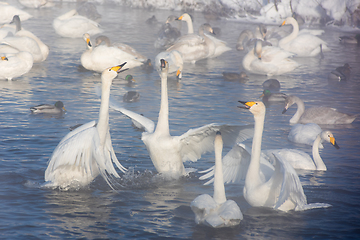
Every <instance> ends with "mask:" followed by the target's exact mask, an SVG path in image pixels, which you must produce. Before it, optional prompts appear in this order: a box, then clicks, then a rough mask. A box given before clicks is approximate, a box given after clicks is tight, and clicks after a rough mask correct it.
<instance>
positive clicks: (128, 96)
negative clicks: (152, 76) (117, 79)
mask: <svg viewBox="0 0 360 240" xmlns="http://www.w3.org/2000/svg"><path fill="white" fill-rule="evenodd" d="M139 99H140V94H139V93H138V92H137V91H128V92H126V93H125V94H124V96H123V101H124V102H129V103H130V102H137V101H139Z"/></svg>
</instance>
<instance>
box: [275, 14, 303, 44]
mask: <svg viewBox="0 0 360 240" xmlns="http://www.w3.org/2000/svg"><path fill="white" fill-rule="evenodd" d="M290 24H291V25H292V27H293V30H292V32H291V33H290V34H289V35H288V36H286V37H284V38H283V39H281V40H280V42H279V45H283V44H287V43H288V42H290V41H292V40H294V39H295V38H296V37H297V35H298V34H299V24H298V23H297V22H296V20H290Z"/></svg>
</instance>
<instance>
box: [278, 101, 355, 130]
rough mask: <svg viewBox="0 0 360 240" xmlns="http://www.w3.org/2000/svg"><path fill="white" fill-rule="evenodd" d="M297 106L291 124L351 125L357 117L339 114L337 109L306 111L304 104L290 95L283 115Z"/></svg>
mask: <svg viewBox="0 0 360 240" xmlns="http://www.w3.org/2000/svg"><path fill="white" fill-rule="evenodd" d="M294 104H296V105H297V110H296V113H295V114H294V116H293V117H292V118H291V119H290V120H289V122H290V123H291V124H295V123H303V124H306V123H317V124H350V123H352V122H353V121H354V120H355V119H356V117H357V115H349V114H346V113H342V112H339V111H338V110H336V109H335V108H330V107H312V108H308V109H305V104H304V102H303V101H302V100H301V99H300V98H299V97H297V96H294V95H288V96H287V98H286V99H285V107H284V110H283V112H282V113H283V114H284V113H285V112H286V111H287V110H288V109H289V108H290V107H291V106H292V105H294Z"/></svg>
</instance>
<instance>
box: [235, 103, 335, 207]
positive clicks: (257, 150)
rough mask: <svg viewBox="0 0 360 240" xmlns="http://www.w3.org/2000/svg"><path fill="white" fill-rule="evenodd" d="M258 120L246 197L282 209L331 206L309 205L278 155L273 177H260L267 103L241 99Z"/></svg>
mask: <svg viewBox="0 0 360 240" xmlns="http://www.w3.org/2000/svg"><path fill="white" fill-rule="evenodd" d="M241 103H243V104H244V107H243V108H245V109H248V110H249V111H250V112H251V113H252V114H253V115H254V119H255V132H254V138H253V143H252V151H251V161H250V164H249V168H248V169H247V173H246V178H245V186H244V190H243V194H244V198H245V200H246V201H247V202H248V203H249V204H250V205H251V206H253V207H270V208H274V209H279V210H282V211H289V210H295V211H300V210H306V209H311V208H318V207H329V206H330V205H328V204H321V203H316V204H307V203H306V196H305V194H304V191H303V188H302V186H301V183H300V180H299V177H298V175H297V174H296V172H295V170H294V168H293V167H292V166H291V165H290V164H289V163H288V162H286V161H285V160H283V159H282V157H281V156H280V155H278V154H274V156H275V160H276V163H275V170H274V172H273V174H272V176H271V177H270V179H267V180H265V181H264V180H263V179H262V178H261V177H260V174H259V173H260V155H261V142H262V133H263V128H264V121H265V111H266V108H265V105H264V104H263V103H262V102H258V101H256V102H241Z"/></svg>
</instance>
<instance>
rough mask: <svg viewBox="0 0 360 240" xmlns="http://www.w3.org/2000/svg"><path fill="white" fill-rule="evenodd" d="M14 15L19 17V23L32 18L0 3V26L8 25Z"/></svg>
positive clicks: (19, 10) (15, 8)
mask: <svg viewBox="0 0 360 240" xmlns="http://www.w3.org/2000/svg"><path fill="white" fill-rule="evenodd" d="M15 15H19V17H20V19H21V21H25V20H28V19H29V18H32V17H33V16H32V15H31V14H29V13H27V12H25V11H23V10H21V9H18V8H17V7H14V6H11V5H9V4H8V3H6V2H0V24H4V23H9V22H11V20H12V19H13V17H14V16H15Z"/></svg>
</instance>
